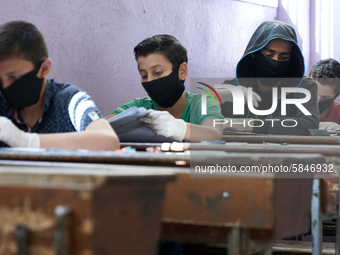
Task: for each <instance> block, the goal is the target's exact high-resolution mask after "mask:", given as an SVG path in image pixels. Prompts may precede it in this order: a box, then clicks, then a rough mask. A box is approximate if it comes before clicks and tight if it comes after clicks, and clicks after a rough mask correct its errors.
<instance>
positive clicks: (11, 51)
mask: <svg viewBox="0 0 340 255" xmlns="http://www.w3.org/2000/svg"><path fill="white" fill-rule="evenodd" d="M11 58H21V59H24V60H27V61H30V62H32V63H33V65H34V66H35V67H37V66H38V65H39V64H40V63H41V61H42V60H43V59H45V58H48V52H47V48H46V44H45V41H44V38H43V36H42V34H41V33H40V32H39V30H38V29H37V28H36V27H35V26H34V25H32V24H30V23H27V22H25V21H12V22H8V23H5V24H3V25H1V26H0V61H3V60H7V59H11Z"/></svg>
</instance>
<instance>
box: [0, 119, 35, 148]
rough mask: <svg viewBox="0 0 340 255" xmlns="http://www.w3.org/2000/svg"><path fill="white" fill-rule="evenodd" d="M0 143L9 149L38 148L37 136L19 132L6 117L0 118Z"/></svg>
mask: <svg viewBox="0 0 340 255" xmlns="http://www.w3.org/2000/svg"><path fill="white" fill-rule="evenodd" d="M0 141H2V142H4V143H6V144H7V145H9V146H11V147H26V148H39V147H40V139H39V135H38V134H36V133H26V132H23V131H21V130H20V129H19V128H17V127H16V126H15V125H14V124H13V123H12V122H11V121H10V120H9V119H8V118H6V117H0Z"/></svg>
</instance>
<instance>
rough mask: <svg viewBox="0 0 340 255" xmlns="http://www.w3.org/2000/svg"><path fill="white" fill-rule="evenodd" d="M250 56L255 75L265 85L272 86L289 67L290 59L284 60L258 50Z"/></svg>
mask: <svg viewBox="0 0 340 255" xmlns="http://www.w3.org/2000/svg"><path fill="white" fill-rule="evenodd" d="M254 56H255V58H252V62H253V66H254V69H255V73H256V77H257V78H258V79H259V80H260V82H261V83H262V84H263V85H265V86H270V87H273V86H275V85H276V84H277V83H279V82H280V81H281V80H282V78H283V77H284V75H285V73H286V71H287V69H288V68H289V67H290V64H291V61H290V59H289V60H287V61H284V62H280V61H276V60H274V59H271V58H268V57H266V56H264V55H263V54H262V53H261V51H260V50H258V51H256V52H255V53H254Z"/></svg>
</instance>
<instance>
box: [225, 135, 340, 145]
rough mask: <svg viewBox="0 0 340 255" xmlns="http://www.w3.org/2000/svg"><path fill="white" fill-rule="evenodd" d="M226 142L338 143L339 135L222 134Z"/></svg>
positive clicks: (339, 142)
mask: <svg viewBox="0 0 340 255" xmlns="http://www.w3.org/2000/svg"><path fill="white" fill-rule="evenodd" d="M222 140H223V141H226V142H248V143H262V142H269V143H292V144H340V136H285V135H223V138H222Z"/></svg>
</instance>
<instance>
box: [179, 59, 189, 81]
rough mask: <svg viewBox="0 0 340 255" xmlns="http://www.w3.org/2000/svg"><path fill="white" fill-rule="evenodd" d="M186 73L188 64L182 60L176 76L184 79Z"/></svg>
mask: <svg viewBox="0 0 340 255" xmlns="http://www.w3.org/2000/svg"><path fill="white" fill-rule="evenodd" d="M187 75H188V64H187V63H185V62H183V63H182V64H180V65H179V69H178V77H179V79H180V80H181V81H184V80H185V79H186V78H187Z"/></svg>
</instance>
